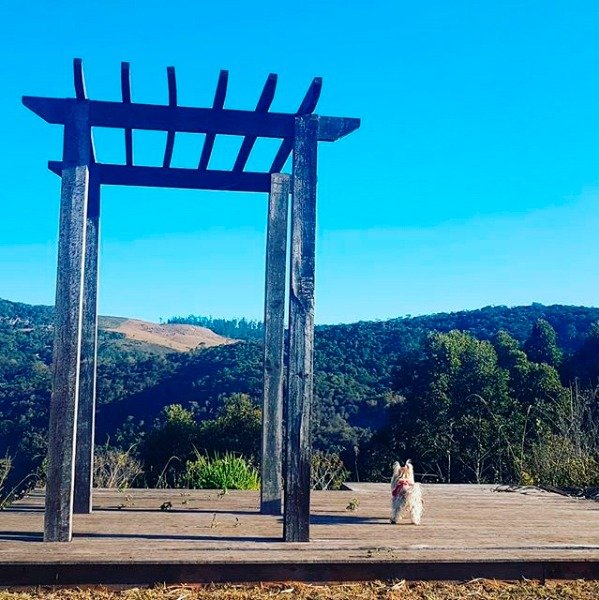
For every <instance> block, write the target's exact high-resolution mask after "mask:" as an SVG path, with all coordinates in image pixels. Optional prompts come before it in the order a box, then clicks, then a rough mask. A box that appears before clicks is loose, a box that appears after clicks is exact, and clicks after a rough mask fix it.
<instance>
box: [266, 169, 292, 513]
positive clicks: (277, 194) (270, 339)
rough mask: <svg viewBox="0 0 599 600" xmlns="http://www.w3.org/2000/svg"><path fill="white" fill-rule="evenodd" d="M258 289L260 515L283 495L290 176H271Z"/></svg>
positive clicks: (278, 508)
mask: <svg viewBox="0 0 599 600" xmlns="http://www.w3.org/2000/svg"><path fill="white" fill-rule="evenodd" d="M271 181H272V183H271V192H270V194H269V198H268V225H267V234H266V283H265V292H264V388H263V395H262V463H261V475H262V483H261V499H260V512H261V513H262V514H270V515H280V514H281V507H282V504H281V503H282V499H283V380H284V368H283V353H284V341H285V297H286V289H285V286H286V280H285V275H286V266H287V221H288V219H287V215H288V212H289V192H290V177H289V175H283V174H280V173H276V174H273V175H272V178H271Z"/></svg>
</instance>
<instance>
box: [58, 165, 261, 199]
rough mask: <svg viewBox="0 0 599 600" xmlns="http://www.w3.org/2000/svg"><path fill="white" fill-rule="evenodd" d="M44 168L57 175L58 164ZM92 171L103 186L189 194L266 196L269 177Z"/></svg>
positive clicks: (145, 169)
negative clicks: (123, 186) (177, 190)
mask: <svg viewBox="0 0 599 600" xmlns="http://www.w3.org/2000/svg"><path fill="white" fill-rule="evenodd" d="M48 168H49V169H50V171H52V172H53V173H56V174H58V175H60V173H61V168H62V163H61V162H60V161H49V162H48ZM94 171H95V172H96V173H97V174H98V177H99V178H100V181H101V182H102V184H105V185H136V186H142V187H160V188H183V189H190V190H217V191H218V190H222V191H234V192H269V191H270V174H269V173H251V172H244V173H232V172H231V171H216V170H211V171H199V170H198V169H178V168H173V167H171V168H170V169H164V168H162V167H139V166H134V167H127V166H125V165H105V164H102V163H96V164H95V165H94Z"/></svg>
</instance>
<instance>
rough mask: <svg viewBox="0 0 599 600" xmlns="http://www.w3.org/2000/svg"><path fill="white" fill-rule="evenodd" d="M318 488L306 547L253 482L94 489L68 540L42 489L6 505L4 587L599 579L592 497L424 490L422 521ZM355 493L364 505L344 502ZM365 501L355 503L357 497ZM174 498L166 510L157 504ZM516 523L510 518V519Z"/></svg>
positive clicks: (1, 545)
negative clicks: (56, 537) (50, 519)
mask: <svg viewBox="0 0 599 600" xmlns="http://www.w3.org/2000/svg"><path fill="white" fill-rule="evenodd" d="M349 487H351V489H350V490H348V491H335V492H323V491H314V492H313V493H312V495H311V519H312V525H311V532H312V541H311V542H310V543H309V544H289V543H284V542H283V541H282V539H281V519H280V518H279V517H276V516H271V515H261V514H259V512H258V509H259V494H258V492H254V491H238V490H229V493H227V494H226V495H224V496H222V495H220V496H219V493H220V490H176V489H170V490H169V489H160V490H158V489H131V490H127V493H126V494H123V492H122V491H119V490H117V489H112V490H106V489H100V490H95V493H94V496H95V497H94V514H93V515H80V516H77V518H76V519H75V536H74V541H73V543H72V544H55V545H52V546H49V545H47V544H43V543H40V542H41V539H42V538H41V528H42V527H41V525H42V524H41V521H42V519H41V512H40V511H41V510H42V508H43V502H44V495H43V490H36V491H34V492H32V494H30V495H29V496H27V497H25V498H23V499H21V500H18V501H17V502H15V503H14V504H13V505H12V506H10V507H8V508H7V509H5V510H4V511H2V512H1V513H0V586H3V585H4V586H6V585H41V584H54V585H56V584H58V585H61V584H67V583H71V584H74V585H77V584H84V583H90V584H92V583H95V584H108V585H110V584H118V583H123V584H124V583H129V584H134V585H136V584H142V583H146V584H151V583H154V582H160V581H168V582H173V583H180V582H188V583H192V582H198V583H199V582H201V581H219V580H227V581H239V580H244V581H269V580H271V581H272V580H274V581H281V580H282V579H287V580H298V579H303V580H315V579H319V580H320V579H322V580H336V581H342V580H357V579H365V580H369V579H370V580H372V579H389V578H392V577H393V578H394V577H396V576H397V577H398V578H400V579H404V578H405V579H410V580H413V579H416V580H418V579H441V580H462V581H465V580H468V579H470V578H471V577H487V578H505V579H518V578H520V577H521V576H526V577H527V578H534V579H545V578H548V579H549V578H567V579H578V578H586V579H593V578H594V579H597V578H599V541H598V540H599V519H597V518H596V517H597V503H596V502H593V501H591V500H583V499H580V498H565V497H563V496H558V495H557V494H551V493H547V492H542V491H539V490H537V491H535V490H534V489H533V488H526V489H524V490H521V491H522V492H524V493H519V492H518V491H514V492H513V493H506V492H503V493H502V492H498V491H497V489H496V486H494V485H480V486H477V485H442V484H441V485H434V484H433V485H424V486H423V491H424V497H425V513H424V519H423V522H422V525H420V526H419V527H416V526H413V525H410V524H409V522H407V520H402V521H401V522H400V524H398V525H391V524H390V523H389V508H390V505H389V499H390V494H389V491H390V490H389V485H388V484H360V485H358V486H356V485H353V484H349ZM352 499H355V500H354V504H358V503H359V506H358V508H357V510H355V511H353V512H352V511H349V510H346V506H348V504H349V503H350V502H351V500H352ZM356 500H357V501H358V502H356ZM164 502H171V504H172V508H171V509H170V510H169V511H161V510H160V506H161V505H162V504H163V503H164ZM506 523H509V527H506Z"/></svg>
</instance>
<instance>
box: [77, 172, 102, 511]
mask: <svg viewBox="0 0 599 600" xmlns="http://www.w3.org/2000/svg"><path fill="white" fill-rule="evenodd" d="M99 234H100V180H99V178H98V175H97V173H96V172H95V170H94V169H92V171H91V173H90V178H89V193H88V197H87V223H86V233H85V251H84V252H85V258H84V271H85V275H84V279H83V317H82V334H81V362H80V377H79V405H78V416H77V449H76V452H75V498H74V502H73V511H74V512H75V513H78V514H89V513H91V512H92V488H93V485H94V431H95V414H96V359H97V346H98V244H99Z"/></svg>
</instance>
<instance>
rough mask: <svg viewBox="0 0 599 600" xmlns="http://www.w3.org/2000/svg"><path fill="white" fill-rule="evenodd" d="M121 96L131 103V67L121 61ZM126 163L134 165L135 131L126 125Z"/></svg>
mask: <svg viewBox="0 0 599 600" xmlns="http://www.w3.org/2000/svg"><path fill="white" fill-rule="evenodd" d="M121 97H122V98H123V104H131V67H130V65H129V63H128V62H122V63H121ZM125 163H126V164H127V165H129V166H131V165H133V131H132V130H131V127H125Z"/></svg>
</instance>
